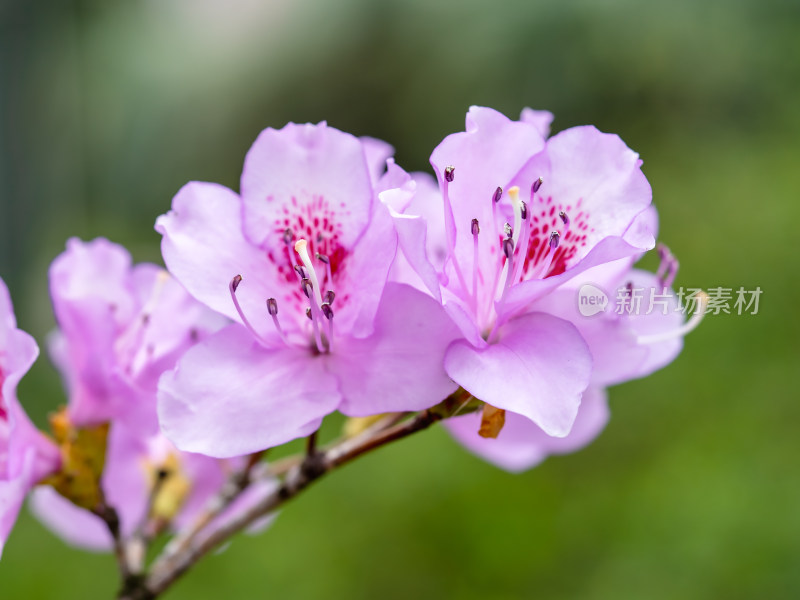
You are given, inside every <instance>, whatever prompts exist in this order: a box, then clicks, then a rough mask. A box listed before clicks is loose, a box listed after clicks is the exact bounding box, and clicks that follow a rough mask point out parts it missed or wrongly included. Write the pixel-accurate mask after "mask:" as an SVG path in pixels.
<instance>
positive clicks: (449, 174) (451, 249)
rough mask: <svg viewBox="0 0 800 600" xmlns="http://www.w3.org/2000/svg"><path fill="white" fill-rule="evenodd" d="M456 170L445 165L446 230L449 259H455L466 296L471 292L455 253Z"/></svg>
mask: <svg viewBox="0 0 800 600" xmlns="http://www.w3.org/2000/svg"><path fill="white" fill-rule="evenodd" d="M455 172H456V168H455V167H453V166H449V167H445V169H444V183H443V185H442V196H443V199H444V230H445V234H446V236H447V255H448V259H449V260H452V261H453V269H454V270H455V272H456V276H457V277H458V282H459V284H460V285H461V289H462V290H463V291H464V295H465V296H466V295H467V294H468V293H469V292H468V291H467V283H466V281H465V280H464V274H463V273H462V272H461V265H459V264H458V259H456V255H455V247H456V224H455V221H454V220H453V205H452V204H451V202H450V184H451V183H453V180H454V179H455ZM445 266H446V264H445Z"/></svg>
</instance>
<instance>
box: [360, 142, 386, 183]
mask: <svg viewBox="0 0 800 600" xmlns="http://www.w3.org/2000/svg"><path fill="white" fill-rule="evenodd" d="M358 139H359V141H360V142H361V147H362V148H363V149H364V156H365V157H366V160H367V168H368V169H369V174H370V178H371V179H372V186H373V187H377V184H378V181H380V179H381V177H382V176H383V174H384V172H385V171H386V161H387V160H389V159H390V158H391V157H392V156H393V155H394V148H393V147H392V145H391V144H389V143H387V142H384V141H383V140H379V139H376V138H371V137H367V136H364V137H360V138H358Z"/></svg>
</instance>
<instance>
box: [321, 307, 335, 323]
mask: <svg viewBox="0 0 800 600" xmlns="http://www.w3.org/2000/svg"><path fill="white" fill-rule="evenodd" d="M322 314H323V315H325V318H326V319H328V320H329V321H330V320H331V319H332V318H333V309H332V308H331V305H330V304H328V303H327V302H323V303H322Z"/></svg>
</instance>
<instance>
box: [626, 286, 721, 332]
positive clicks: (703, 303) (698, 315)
mask: <svg viewBox="0 0 800 600" xmlns="http://www.w3.org/2000/svg"><path fill="white" fill-rule="evenodd" d="M696 298H697V309H696V310H695V311H694V314H693V315H692V317H691V318H690V319H689V320H688V321H686V323H684V324H683V325H681V326H680V327H677V328H675V329H673V330H671V331H665V332H663V333H655V334H653V335H640V336H639V337H637V338H636V342H637V343H639V344H657V343H659V342H666V341H668V340H672V339H675V338H679V337H683V336H685V335H686V334H688V333H689V332H690V331H692V330H693V329H695V328H696V327H697V326H698V325H699V324H700V321H702V320H703V316H704V315H705V314H706V309H707V308H708V294H706V293H705V292H699V293H698V294H697V296H696Z"/></svg>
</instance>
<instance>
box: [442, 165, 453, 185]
mask: <svg viewBox="0 0 800 600" xmlns="http://www.w3.org/2000/svg"><path fill="white" fill-rule="evenodd" d="M455 172H456V168H455V167H445V169H444V178H445V180H446V181H447V183H452V182H453V178H454V177H455Z"/></svg>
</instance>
